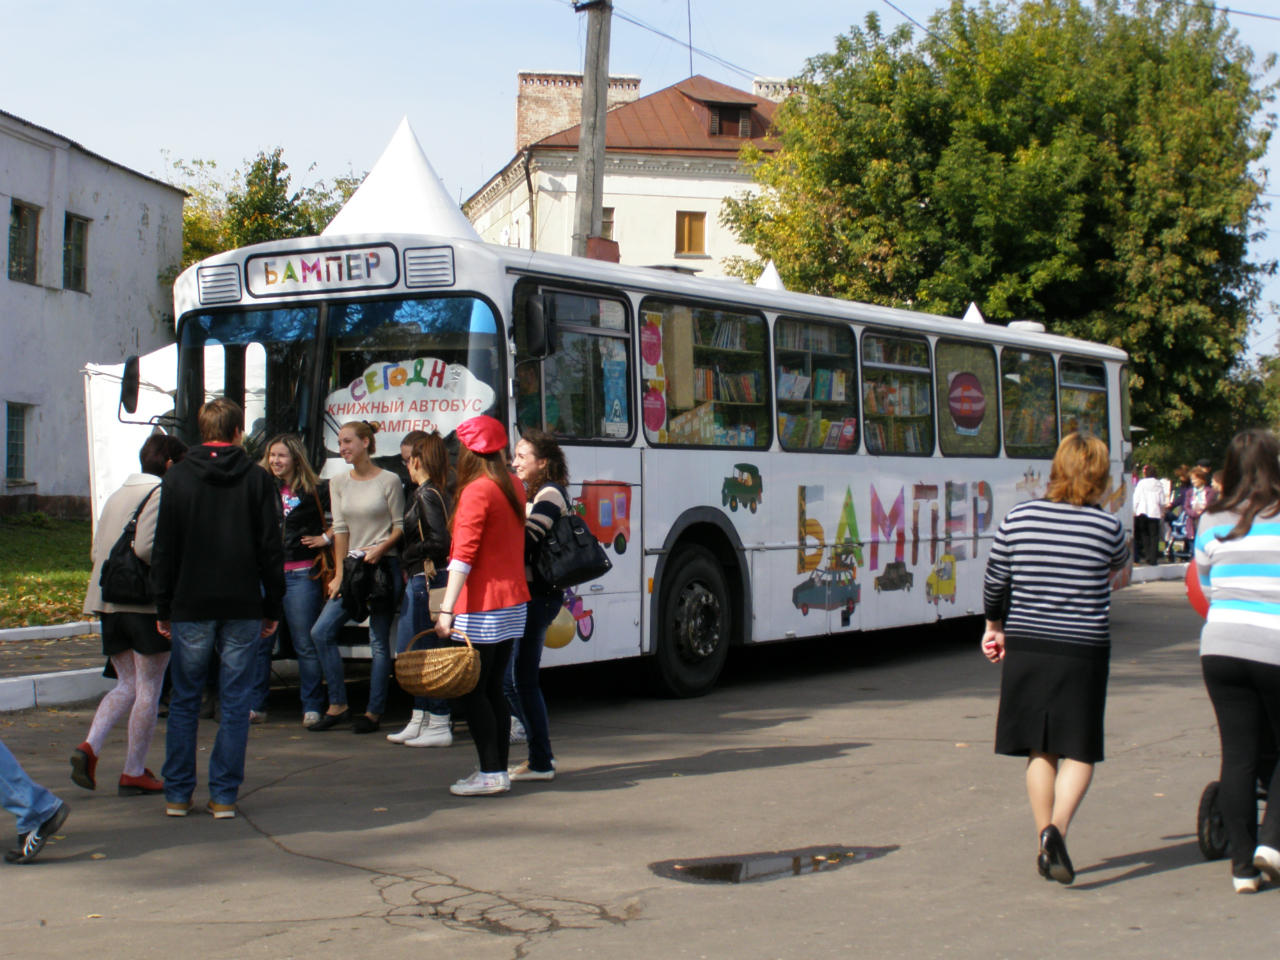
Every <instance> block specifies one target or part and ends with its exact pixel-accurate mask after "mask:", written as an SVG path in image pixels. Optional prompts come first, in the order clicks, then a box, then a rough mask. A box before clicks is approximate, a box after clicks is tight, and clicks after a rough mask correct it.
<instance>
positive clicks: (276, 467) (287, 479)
mask: <svg viewBox="0 0 1280 960" xmlns="http://www.w3.org/2000/svg"><path fill="white" fill-rule="evenodd" d="M262 466H263V467H265V468H266V469H267V472H269V473H270V474H271V476H272V478H273V479H274V480H275V483H276V490H277V491H278V493H279V497H280V510H281V515H282V517H283V520H284V522H283V527H282V535H283V538H284V622H285V625H286V626H287V627H288V628H289V638H290V639H291V640H292V642H293V650H294V653H295V654H296V655H297V657H298V684H299V686H300V688H301V689H300V695H301V698H302V725H303V726H304V727H310V726H312V725H313V724H315V723H318V722H319V721H320V713H321V711H323V710H324V708H325V699H324V686H323V681H324V673H323V672H322V671H321V669H320V657H319V655H318V654H317V653H316V648H315V644H314V643H313V642H312V640H311V628H312V627H314V626H315V623H316V618H317V617H318V616H319V615H320V608H321V606H323V605H324V596H323V587H322V584H321V583H320V580H319V573H318V571H317V569H316V560H317V558H318V556H319V554H320V551H321V550H324V549H326V548H327V547H329V546H330V545H331V544H332V543H333V534H332V533H331V532H330V531H329V530H328V529H326V527H325V515H326V514H327V513H328V512H329V482H328V481H327V480H321V479H319V478H318V477H317V476H316V472H315V471H314V470H313V469H311V464H310V463H309V462H308V461H307V452H306V450H305V449H303V446H302V440H301V438H300V437H298V436H297V435H296V434H281V435H279V436H277V437H273V438H272V439H271V442H270V443H268V444H267V447H266V453H265V454H264V456H263V458H262ZM272 646H273V641H272V638H270V637H267V638H264V639H263V641H262V644H261V646H260V649H259V651H258V654H259V661H258V666H257V679H256V687H255V691H254V698H253V700H254V704H255V706H254V709H253V711H252V713H251V715H250V717H249V720H250V722H255V721H260V720H265V719H266V702H267V692H268V687H269V685H270V681H271V653H272Z"/></svg>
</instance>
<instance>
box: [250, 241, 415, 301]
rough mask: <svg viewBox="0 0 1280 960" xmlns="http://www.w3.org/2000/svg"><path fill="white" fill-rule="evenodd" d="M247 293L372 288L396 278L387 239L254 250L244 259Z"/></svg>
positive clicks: (388, 284)
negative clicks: (285, 251) (303, 248)
mask: <svg viewBox="0 0 1280 960" xmlns="http://www.w3.org/2000/svg"><path fill="white" fill-rule="evenodd" d="M244 273H245V277H246V279H247V280H248V288H249V296H251V297H292V296H296V295H298V294H299V293H319V292H322V291H327V290H376V289H379V288H382V287H394V286H395V285H396V281H398V280H399V279H400V264H399V262H398V258H397V257H396V248H395V247H393V246H391V244H389V243H375V244H370V245H368V246H361V247H337V248H331V249H328V250H308V251H306V252H297V253H289V254H271V253H267V254H254V255H253V256H252V257H249V258H248V259H246V260H245V262H244Z"/></svg>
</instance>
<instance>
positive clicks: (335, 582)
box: [329, 575, 342, 600]
mask: <svg viewBox="0 0 1280 960" xmlns="http://www.w3.org/2000/svg"><path fill="white" fill-rule="evenodd" d="M340 593H342V577H341V576H337V575H335V576H334V578H333V579H332V580H330V581H329V599H330V600H337V599H338V595H339V594H340Z"/></svg>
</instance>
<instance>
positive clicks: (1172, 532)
mask: <svg viewBox="0 0 1280 960" xmlns="http://www.w3.org/2000/svg"><path fill="white" fill-rule="evenodd" d="M1221 496H1222V471H1221V470H1218V471H1217V472H1213V470H1212V467H1211V464H1210V462H1209V461H1208V460H1201V461H1200V462H1199V463H1197V464H1196V465H1195V466H1191V467H1188V466H1186V465H1185V464H1184V465H1182V466H1180V467H1178V468H1177V469H1175V470H1174V471H1173V474H1172V476H1170V477H1159V476H1157V475H1156V469H1155V467H1153V466H1152V465H1151V464H1147V465H1145V466H1143V467H1140V468H1138V469H1137V470H1136V471H1135V472H1134V476H1133V559H1134V562H1135V563H1141V564H1146V565H1148V566H1155V565H1157V564H1158V563H1160V562H1161V561H1162V560H1163V561H1165V562H1172V561H1182V562H1186V561H1189V560H1190V559H1191V555H1192V552H1193V550H1194V544H1195V539H1196V527H1197V524H1198V522H1199V519H1200V516H1201V515H1202V514H1203V513H1204V512H1205V511H1206V510H1208V509H1209V508H1210V507H1211V506H1213V504H1214V503H1215V502H1216V501H1217V500H1218V498H1219V497H1221Z"/></svg>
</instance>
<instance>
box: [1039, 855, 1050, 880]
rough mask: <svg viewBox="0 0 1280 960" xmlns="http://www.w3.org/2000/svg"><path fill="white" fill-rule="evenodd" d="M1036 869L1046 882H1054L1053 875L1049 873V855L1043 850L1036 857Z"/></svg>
mask: <svg viewBox="0 0 1280 960" xmlns="http://www.w3.org/2000/svg"><path fill="white" fill-rule="evenodd" d="M1036 869H1037V870H1039V871H1040V876H1042V877H1044V878H1045V879H1046V880H1052V879H1053V874H1051V873H1050V872H1049V855H1048V854H1047V853H1045V852H1044V851H1043V850H1041V851H1040V853H1039V855H1038V856H1037V857H1036Z"/></svg>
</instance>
